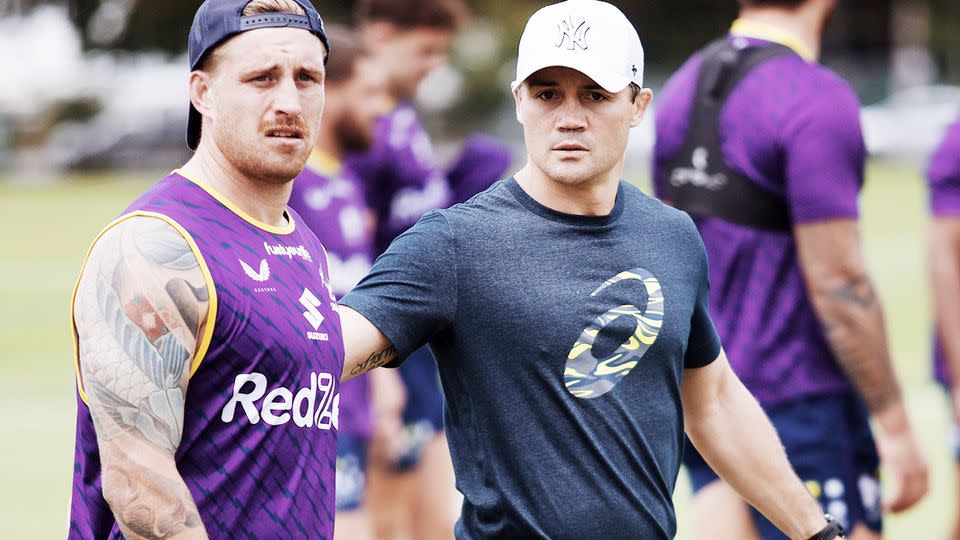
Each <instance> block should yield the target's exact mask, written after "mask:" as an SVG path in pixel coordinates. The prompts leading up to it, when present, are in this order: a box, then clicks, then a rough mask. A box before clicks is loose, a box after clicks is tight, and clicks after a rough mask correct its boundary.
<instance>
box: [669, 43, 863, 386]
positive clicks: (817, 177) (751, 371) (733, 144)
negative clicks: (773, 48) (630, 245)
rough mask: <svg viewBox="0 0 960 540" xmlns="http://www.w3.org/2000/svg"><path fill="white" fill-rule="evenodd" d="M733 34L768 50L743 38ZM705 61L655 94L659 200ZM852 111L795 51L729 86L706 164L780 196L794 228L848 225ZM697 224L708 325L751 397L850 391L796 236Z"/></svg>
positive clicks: (855, 185) (828, 78)
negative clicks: (716, 150) (716, 142)
mask: <svg viewBox="0 0 960 540" xmlns="http://www.w3.org/2000/svg"><path fill="white" fill-rule="evenodd" d="M735 28H736V27H735ZM730 39H731V40H744V41H741V43H740V44H742V45H747V46H764V45H766V44H769V43H770V41H763V40H760V39H756V38H752V37H750V38H748V37H745V36H743V34H742V33H738V34H737V35H736V36H734V35H731V37H730ZM784 44H785V45H789V44H788V43H784ZM701 61H702V58H701V56H700V54H697V55H694V56H693V57H692V58H691V59H690V60H688V61H687V62H686V63H685V64H684V65H683V67H681V68H680V70H679V71H678V72H677V73H676V74H675V75H674V76H673V77H672V78H671V79H670V81H669V82H668V83H667V86H666V88H664V90H663V92H661V94H660V97H659V105H658V107H657V144H656V150H655V157H654V175H653V177H654V186H655V189H656V191H657V193H658V194H660V195H661V196H662V194H663V193H664V192H665V191H666V182H667V179H666V178H665V176H666V170H667V167H668V165H669V164H670V162H671V161H672V160H673V159H674V157H675V155H677V153H678V152H679V151H680V149H681V146H682V145H683V142H684V140H685V138H686V135H687V130H688V129H689V125H690V115H691V110H692V107H693V99H694V94H695V92H696V86H697V77H698V74H699V68H700V65H701ZM859 114H860V113H859V104H858V102H857V98H856V96H855V95H854V93H853V91H852V90H851V89H850V87H849V86H848V85H847V84H846V83H845V82H844V81H842V80H841V79H840V78H839V77H837V76H836V75H835V74H833V73H832V72H830V71H829V70H827V69H826V68H824V67H822V66H820V65H818V64H816V63H810V62H807V61H805V60H804V59H803V58H802V57H800V56H798V55H783V56H779V57H776V58H773V59H771V60H768V61H766V62H764V63H762V64H760V65H759V66H758V67H757V68H755V69H754V70H753V71H752V72H750V74H748V75H747V76H746V78H745V79H744V80H743V81H742V82H741V83H740V84H739V85H738V86H737V87H736V88H735V89H734V90H733V92H732V94H731V95H730V98H729V99H728V100H727V102H726V104H725V106H724V108H723V110H722V112H721V120H720V125H719V126H718V129H719V134H720V140H721V145H722V151H723V156H722V157H721V156H704V158H705V159H724V160H726V163H727V164H728V165H729V166H730V167H732V168H733V169H735V170H737V171H739V172H740V173H742V174H743V175H744V176H745V177H746V178H747V179H748V180H750V181H752V182H755V183H756V184H757V185H759V186H760V187H762V188H764V189H766V190H769V191H770V192H772V193H774V194H776V195H779V196H781V197H783V199H784V200H785V201H786V203H787V205H788V206H789V208H790V211H791V214H792V218H793V222H794V223H798V224H799V223H810V222H815V221H821V220H828V219H837V218H846V219H853V218H856V217H857V196H858V194H859V190H860V187H861V185H862V182H863V172H864V162H865V159H866V151H865V149H864V144H863V136H862V133H861V131H860V115H859ZM693 166H694V167H696V166H697V164H693ZM696 222H697V228H698V229H699V231H700V234H701V236H702V237H703V242H704V244H705V245H706V249H707V254H708V257H709V261H710V282H711V283H712V287H711V289H710V308H711V314H712V316H713V320H714V322H715V323H716V325H717V330H718V331H719V333H720V336H721V338H722V340H723V344H724V347H725V348H726V351H727V354H728V356H729V358H730V363H731V364H732V366H733V369H734V370H735V371H736V373H737V374H738V375H739V376H740V378H741V379H742V380H743V382H744V384H746V386H747V387H748V388H749V389H750V391H751V392H753V394H754V395H755V396H756V397H757V399H758V400H759V401H760V402H761V403H763V404H765V405H771V404H775V403H778V402H783V401H787V400H791V399H794V398H798V397H801V396H804V395H810V394H818V393H833V392H838V391H842V390H846V389H848V388H850V385H849V382H848V381H847V379H846V377H845V376H844V374H843V373H842V371H841V369H840V367H839V366H838V365H837V362H836V360H835V359H834V356H833V354H832V352H831V350H830V348H829V346H828V344H827V341H826V338H825V335H824V332H823V329H822V327H821V325H820V322H819V321H818V319H817V316H816V313H815V312H814V309H813V306H812V305H811V303H810V300H809V298H808V295H807V290H806V287H805V285H804V281H803V276H802V274H801V271H800V267H799V265H798V261H797V249H796V245H795V242H794V238H793V236H792V235H790V234H783V233H780V232H769V231H762V230H757V229H752V228H750V227H747V226H743V225H737V224H732V223H730V222H727V221H723V220H720V219H718V218H713V217H705V218H699V219H697V220H696Z"/></svg>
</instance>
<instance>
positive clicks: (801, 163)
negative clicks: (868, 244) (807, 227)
mask: <svg viewBox="0 0 960 540" xmlns="http://www.w3.org/2000/svg"><path fill="white" fill-rule="evenodd" d="M819 75H820V76H819V77H816V78H814V80H811V81H809V82H808V84H810V85H811V87H810V90H809V92H807V94H809V95H801V97H800V98H799V99H797V100H796V102H795V106H794V107H791V108H790V111H789V113H787V115H786V116H785V121H784V129H783V131H782V140H781V144H782V149H783V157H784V166H785V169H786V178H787V186H786V187H787V190H786V193H787V201H788V203H789V205H790V209H791V212H792V216H793V221H794V222H795V223H809V222H814V221H823V220H829V219H855V218H856V217H857V216H858V208H857V197H858V195H859V193H860V188H861V186H862V185H863V177H864V167H865V163H866V155H867V153H866V147H865V145H864V142H863V132H862V130H861V127H860V104H859V101H858V100H857V96H856V95H855V94H854V93H853V90H851V89H850V87H849V86H848V85H847V84H846V83H845V82H843V81H842V80H841V79H839V78H838V77H836V76H835V75H833V74H827V73H822V74H819Z"/></svg>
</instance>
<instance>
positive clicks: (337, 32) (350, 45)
mask: <svg viewBox="0 0 960 540" xmlns="http://www.w3.org/2000/svg"><path fill="white" fill-rule="evenodd" d="M326 29H327V39H329V40H330V49H331V50H333V51H336V52H335V53H334V54H331V55H330V58H329V60H327V78H326V80H327V82H331V83H339V82H343V81H346V80H348V79H350V77H353V72H354V71H355V70H356V67H357V60H358V59H359V58H360V57H362V56H364V55H365V54H366V51H365V50H364V49H363V46H362V45H361V44H360V40H359V39H358V38H357V34H356V32H355V31H353V30H351V29H350V28H348V27H346V26H343V25H341V24H328V25H327V28H326Z"/></svg>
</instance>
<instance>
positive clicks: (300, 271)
mask: <svg viewBox="0 0 960 540" xmlns="http://www.w3.org/2000/svg"><path fill="white" fill-rule="evenodd" d="M132 216H149V217H154V218H157V219H162V220H164V221H166V222H167V223H169V224H170V225H171V226H173V227H174V228H175V229H177V230H178V231H179V232H180V234H181V235H183V236H184V238H185V239H186V240H187V241H188V243H190V244H191V248H192V249H193V251H194V255H195V256H196V257H197V259H198V261H199V263H200V268H201V270H202V271H203V273H204V274H205V278H206V281H207V286H208V289H210V306H211V307H210V312H209V313H208V330H206V331H205V332H204V333H203V334H202V337H201V340H200V342H199V343H198V353H197V357H196V359H195V360H194V363H193V365H192V366H191V378H190V383H189V389H188V392H187V398H186V402H185V407H184V419H183V421H184V425H183V435H182V439H181V443H180V446H179V448H178V450H177V453H176V464H177V469H178V470H179V472H180V474H181V476H182V477H183V480H184V482H185V483H186V485H187V487H188V488H189V490H190V493H191V495H192V496H193V500H194V502H196V505H197V509H198V510H199V513H200V516H201V519H202V520H203V524H204V526H205V527H206V530H207V532H208V533H209V534H210V536H211V537H212V538H332V536H333V524H334V468H335V463H336V438H337V430H338V427H337V425H338V406H339V395H338V394H337V390H338V382H339V379H340V373H341V371H342V369H343V337H342V334H341V330H340V317H339V314H338V312H337V306H336V302H335V301H334V299H333V293H332V291H331V289H330V281H329V278H328V276H329V272H328V268H327V263H326V256H325V253H324V249H323V246H321V244H320V242H319V241H318V240H317V238H316V236H314V234H313V233H312V232H310V230H309V229H308V228H307V227H305V226H303V222H302V221H301V219H300V217H299V216H298V215H297V214H296V213H295V212H293V211H289V210H288V212H287V218H288V222H289V224H288V225H287V226H286V227H273V226H270V225H267V224H264V223H261V222H258V221H256V220H255V219H253V218H251V217H249V216H247V215H246V214H244V213H243V212H242V210H240V209H238V208H237V207H236V206H234V205H233V204H232V203H230V202H229V201H228V200H227V199H226V198H224V197H223V196H222V195H221V194H219V193H217V192H215V191H213V190H212V189H210V188H208V187H205V186H203V187H202V185H201V184H200V183H199V182H195V181H193V180H190V179H187V178H185V177H184V176H183V175H182V174H180V173H179V172H177V171H175V172H173V173H171V174H170V175H169V176H167V177H166V178H164V179H162V180H161V181H160V182H158V183H157V184H155V185H154V186H153V187H152V188H150V189H149V190H148V191H147V192H146V193H144V194H143V195H142V196H141V197H140V198H138V199H137V200H136V201H134V202H133V203H132V204H131V205H130V206H129V208H127V210H126V212H124V214H123V216H121V217H120V218H119V219H118V220H117V221H115V222H114V224H116V223H118V222H120V221H122V220H123V219H126V218H128V217H132ZM111 226H112V225H111ZM108 228H109V226H108ZM78 394H79V396H78V413H77V442H76V455H75V459H76V461H75V465H74V478H73V495H72V502H71V516H70V533H69V535H70V538H121V537H122V534H121V533H120V531H119V528H118V526H117V524H116V523H115V521H114V518H113V515H112V514H111V512H110V508H109V507H108V505H107V503H106V502H105V501H104V499H103V493H102V490H101V478H100V459H99V453H98V447H97V439H96V434H95V432H94V426H93V422H92V419H91V416H90V409H89V408H88V407H87V405H86V403H85V394H84V390H83V381H82V379H81V380H78Z"/></svg>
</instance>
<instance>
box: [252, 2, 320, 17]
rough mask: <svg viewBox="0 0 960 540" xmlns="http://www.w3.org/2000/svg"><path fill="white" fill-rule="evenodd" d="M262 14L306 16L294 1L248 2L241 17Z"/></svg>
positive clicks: (301, 7)
mask: <svg viewBox="0 0 960 540" xmlns="http://www.w3.org/2000/svg"><path fill="white" fill-rule="evenodd" d="M264 13H293V14H295V15H306V14H307V12H306V11H305V10H304V9H303V6H301V5H300V4H299V3H297V2H295V1H294V0H250V3H249V4H247V5H246V7H244V8H243V13H242V14H241V15H243V16H244V17H249V16H250V15H262V14H264Z"/></svg>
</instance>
